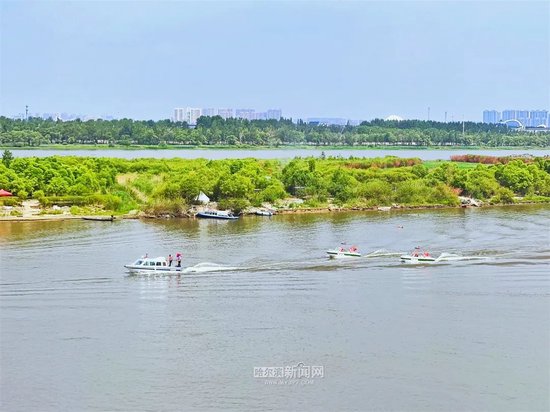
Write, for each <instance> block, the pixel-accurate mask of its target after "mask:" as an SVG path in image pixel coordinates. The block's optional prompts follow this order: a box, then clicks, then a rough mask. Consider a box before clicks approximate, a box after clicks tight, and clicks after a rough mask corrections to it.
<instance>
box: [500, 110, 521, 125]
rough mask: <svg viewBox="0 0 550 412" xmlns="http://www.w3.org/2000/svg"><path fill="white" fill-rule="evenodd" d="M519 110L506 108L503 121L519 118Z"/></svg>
mask: <svg viewBox="0 0 550 412" xmlns="http://www.w3.org/2000/svg"><path fill="white" fill-rule="evenodd" d="M516 112H517V110H504V111H503V112H502V121H503V122H505V121H506V120H515V119H517V114H516Z"/></svg>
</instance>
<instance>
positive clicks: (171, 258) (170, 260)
mask: <svg viewBox="0 0 550 412" xmlns="http://www.w3.org/2000/svg"><path fill="white" fill-rule="evenodd" d="M173 260H174V258H173V257H172V255H168V266H172V261H173Z"/></svg>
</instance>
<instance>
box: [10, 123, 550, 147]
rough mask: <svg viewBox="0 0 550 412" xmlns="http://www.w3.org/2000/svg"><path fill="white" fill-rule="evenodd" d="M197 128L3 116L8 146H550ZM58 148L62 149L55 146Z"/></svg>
mask: <svg viewBox="0 0 550 412" xmlns="http://www.w3.org/2000/svg"><path fill="white" fill-rule="evenodd" d="M197 123H198V124H197V127H196V128H194V129H191V128H189V127H188V125H187V124H186V123H182V122H171V121H169V120H161V121H156V122H155V121H152V120H148V121H135V120H131V119H122V120H111V121H105V120H89V121H86V122H82V121H80V120H75V121H69V122H62V121H53V120H51V119H50V120H43V119H40V118H30V119H28V120H26V121H23V120H12V119H8V118H6V117H0V146H4V147H20V148H25V147H26V148H31V147H44V146H46V147H48V146H52V145H54V147H59V145H62V147H67V148H71V147H80V148H82V147H86V148H93V147H98V146H99V147H102V148H109V147H122V148H136V147H143V146H145V147H148V148H159V149H162V148H168V147H174V148H175V147H196V146H207V147H227V146H230V147H262V146H269V147H279V146H316V147H319V146H321V147H326V148H329V147H333V146H336V147H342V146H347V147H411V146H412V147H428V146H430V147H446V148H447V147H457V146H468V147H472V146H475V147H527V146H531V147H549V146H550V134H549V133H529V132H520V131H514V130H510V129H508V128H507V127H506V126H503V125H490V124H483V123H473V122H466V123H465V124H464V131H463V125H462V123H461V122H451V123H439V122H433V121H420V120H404V121H401V122H395V121H384V120H373V121H371V122H363V123H361V125H359V126H349V125H348V126H334V125H333V126H324V125H312V124H306V123H304V122H301V121H300V122H298V123H297V124H294V123H293V122H292V120H291V119H281V120H253V121H248V120H243V119H226V120H224V119H222V118H221V117H219V116H214V117H201V118H199V120H198V122H197ZM56 145H57V146H56Z"/></svg>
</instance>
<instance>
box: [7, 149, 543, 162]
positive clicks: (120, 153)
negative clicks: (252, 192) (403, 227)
mask: <svg viewBox="0 0 550 412" xmlns="http://www.w3.org/2000/svg"><path fill="white" fill-rule="evenodd" d="M11 152H12V153H13V155H14V157H30V156H36V157H47V156H54V155H56V156H89V157H115V158H122V159H141V158H155V159H172V158H182V159H199V158H204V159H209V160H219V159H244V158H248V157H253V158H256V159H292V158H294V157H297V156H299V157H309V156H314V157H319V156H321V155H322V154H324V155H325V156H333V157H338V156H341V157H344V158H348V157H350V156H353V157H366V158H371V157H384V156H398V157H404V158H410V157H418V158H419V159H421V160H450V158H451V156H453V155H464V154H472V153H473V154H477V155H484V156H517V155H524V154H529V155H532V156H550V149H510V150H502V149H501V150H497V149H484V150H474V149H453V150H445V149H441V150H426V149H398V150H396V149H388V150H385V149H338V150H335V149H332V150H331V149H322V148H319V149H317V148H315V149H313V148H311V149H249V150H244V149H230V150H224V149H162V150H151V149H147V150H112V149H111V150H109V149H99V150H58V149H51V150H48V149H32V150H20V149H19V150H17V149H14V150H11Z"/></svg>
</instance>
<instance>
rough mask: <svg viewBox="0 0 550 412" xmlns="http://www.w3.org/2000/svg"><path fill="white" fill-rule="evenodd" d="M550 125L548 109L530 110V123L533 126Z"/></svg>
mask: <svg viewBox="0 0 550 412" xmlns="http://www.w3.org/2000/svg"><path fill="white" fill-rule="evenodd" d="M542 125H544V126H546V127H548V126H550V125H549V124H548V110H531V111H530V112H529V125H528V126H531V127H538V126H542Z"/></svg>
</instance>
